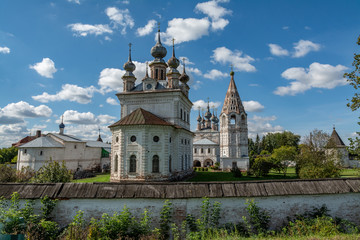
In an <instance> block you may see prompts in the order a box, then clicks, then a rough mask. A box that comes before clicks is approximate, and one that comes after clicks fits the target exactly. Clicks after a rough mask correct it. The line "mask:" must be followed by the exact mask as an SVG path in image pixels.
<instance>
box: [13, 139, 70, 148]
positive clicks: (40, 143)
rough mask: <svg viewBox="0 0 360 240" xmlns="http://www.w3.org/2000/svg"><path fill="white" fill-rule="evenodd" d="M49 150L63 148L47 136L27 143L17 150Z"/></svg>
mask: <svg viewBox="0 0 360 240" xmlns="http://www.w3.org/2000/svg"><path fill="white" fill-rule="evenodd" d="M36 147H38V148H51V147H57V148H59V147H64V145H62V144H61V143H59V142H57V141H55V140H54V139H52V138H51V137H49V136H45V137H39V138H36V139H34V140H32V141H30V142H28V143H25V144H23V145H21V146H20V147H19V148H36Z"/></svg>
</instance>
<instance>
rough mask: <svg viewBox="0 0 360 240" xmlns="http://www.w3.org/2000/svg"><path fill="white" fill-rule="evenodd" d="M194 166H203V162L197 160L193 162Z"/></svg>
mask: <svg viewBox="0 0 360 240" xmlns="http://www.w3.org/2000/svg"><path fill="white" fill-rule="evenodd" d="M193 166H194V167H201V162H200V161H199V160H195V161H194V162H193Z"/></svg>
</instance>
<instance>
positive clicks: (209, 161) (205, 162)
mask: <svg viewBox="0 0 360 240" xmlns="http://www.w3.org/2000/svg"><path fill="white" fill-rule="evenodd" d="M213 164H214V162H213V161H212V160H211V159H206V160H205V161H204V167H210V166H212V165H213Z"/></svg>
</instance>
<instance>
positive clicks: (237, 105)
mask: <svg viewBox="0 0 360 240" xmlns="http://www.w3.org/2000/svg"><path fill="white" fill-rule="evenodd" d="M230 76H231V79H230V84H229V87H228V90H227V92H226V96H225V100H224V105H223V108H222V110H221V114H220V157H224V158H233V159H235V158H243V157H248V127H247V114H246V112H245V109H244V106H243V104H242V102H241V99H240V96H239V93H238V91H237V88H236V84H235V81H234V72H233V71H232V70H231V72H230Z"/></svg>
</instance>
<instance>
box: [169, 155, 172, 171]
mask: <svg viewBox="0 0 360 240" xmlns="http://www.w3.org/2000/svg"><path fill="white" fill-rule="evenodd" d="M171 164H172V163H171V155H170V156H169V172H171Z"/></svg>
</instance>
